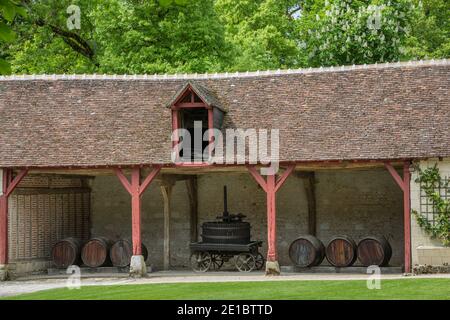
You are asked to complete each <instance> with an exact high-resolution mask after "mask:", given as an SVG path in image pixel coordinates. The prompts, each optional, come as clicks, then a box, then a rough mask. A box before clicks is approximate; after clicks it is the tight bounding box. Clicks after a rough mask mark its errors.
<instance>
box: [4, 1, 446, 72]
mask: <svg viewBox="0 0 450 320" xmlns="http://www.w3.org/2000/svg"><path fill="white" fill-rule="evenodd" d="M22 1H23V3H25V5H26V8H27V10H28V16H27V17H26V15H25V13H26V12H25V9H24V8H23V7H20V6H18V5H16V3H15V0H0V14H1V18H0V58H3V59H4V60H0V71H3V72H4V71H5V69H8V66H9V65H8V63H6V61H5V60H8V61H10V62H11V68H12V72H13V73H19V74H20V73H28V74H31V73H166V72H167V73H177V72H178V73H184V72H199V73H203V72H220V71H246V70H249V71H251V70H264V69H278V68H298V67H310V66H313V67H314V66H328V65H342V64H347V65H348V64H364V63H375V62H385V61H397V60H409V59H419V58H447V57H449V56H450V26H449V21H450V1H448V0H422V1H420V0H412V1H411V0H38V1H32V0H22ZM70 5H77V6H79V7H80V10H81V29H79V30H78V29H75V30H69V29H68V27H67V19H68V17H69V13H67V8H68V7H69V6H70ZM11 24H12V25H13V28H14V31H12V30H11V28H10V25H11Z"/></svg>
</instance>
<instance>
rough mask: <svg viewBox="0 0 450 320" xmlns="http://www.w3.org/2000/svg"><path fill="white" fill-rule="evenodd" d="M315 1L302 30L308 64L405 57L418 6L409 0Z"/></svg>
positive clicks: (353, 62) (375, 60)
mask: <svg viewBox="0 0 450 320" xmlns="http://www.w3.org/2000/svg"><path fill="white" fill-rule="evenodd" d="M320 2H321V1H315V2H314V4H313V5H312V6H309V7H307V10H305V11H304V12H303V15H302V19H301V24H300V30H301V31H300V33H301V39H302V46H303V47H304V48H305V50H306V51H307V52H308V65H310V66H322V65H344V64H347V65H348V64H364V63H375V62H385V61H397V60H400V59H401V58H402V57H403V56H404V52H405V49H404V47H403V46H404V44H405V42H406V38H407V36H408V34H409V26H410V23H411V17H412V16H413V14H414V12H415V7H414V5H412V4H411V3H410V2H409V1H408V0H368V1H351V0H334V1H323V2H322V5H320V4H319V3H320Z"/></svg>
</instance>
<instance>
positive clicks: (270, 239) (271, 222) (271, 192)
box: [247, 165, 295, 261]
mask: <svg viewBox="0 0 450 320" xmlns="http://www.w3.org/2000/svg"><path fill="white" fill-rule="evenodd" d="M247 168H248V170H249V172H250V174H251V175H252V176H253V177H254V178H255V180H256V182H258V184H259V185H260V186H261V188H262V189H263V190H264V191H265V192H266V197H267V261H277V248H276V239H277V234H276V197H275V195H276V193H277V191H278V190H279V189H280V188H281V186H282V185H283V183H284V182H285V181H286V179H287V178H288V177H289V175H290V174H291V173H292V171H293V170H294V168H295V165H290V166H289V167H288V168H287V169H286V171H285V172H283V174H282V175H281V176H280V177H279V178H278V179H277V178H276V175H268V176H267V180H265V179H264V178H263V177H262V176H261V174H260V173H259V172H258V171H257V170H256V168H255V167H254V166H248V167H247Z"/></svg>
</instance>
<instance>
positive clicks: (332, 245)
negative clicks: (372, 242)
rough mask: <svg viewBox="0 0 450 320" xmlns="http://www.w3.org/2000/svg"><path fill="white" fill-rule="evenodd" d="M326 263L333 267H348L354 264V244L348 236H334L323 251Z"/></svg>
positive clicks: (355, 256)
mask: <svg viewBox="0 0 450 320" xmlns="http://www.w3.org/2000/svg"><path fill="white" fill-rule="evenodd" d="M325 253H326V257H327V260H328V262H329V263H330V264H331V265H333V266H335V267H349V266H351V265H353V263H355V261H356V258H357V255H356V242H355V241H354V240H353V239H352V238H351V237H349V236H345V235H344V236H336V237H333V238H332V239H331V241H330V242H329V243H328V245H327V248H326V250H325Z"/></svg>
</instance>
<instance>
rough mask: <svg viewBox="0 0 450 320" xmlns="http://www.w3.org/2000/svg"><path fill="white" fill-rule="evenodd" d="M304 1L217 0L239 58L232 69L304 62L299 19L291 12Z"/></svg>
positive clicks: (222, 19) (281, 65)
mask: <svg viewBox="0 0 450 320" xmlns="http://www.w3.org/2000/svg"><path fill="white" fill-rule="evenodd" d="M300 2H301V1H292V0H217V1H216V10H217V12H218V14H219V15H220V18H221V21H222V22H223V24H224V25H225V28H226V40H227V42H229V43H230V44H231V45H232V50H233V52H234V54H233V56H234V57H235V59H234V60H233V61H232V64H231V65H230V67H229V68H228V69H229V70H241V71H244V70H258V69H275V68H289V67H290V68H292V67H296V66H300V65H302V63H301V61H302V60H303V58H302V57H303V55H304V54H303V52H302V48H301V47H300V46H299V45H298V41H297V28H298V21H297V20H296V19H294V17H293V16H292V15H291V14H290V12H296V11H295V10H296V9H298V8H299V6H300Z"/></svg>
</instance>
